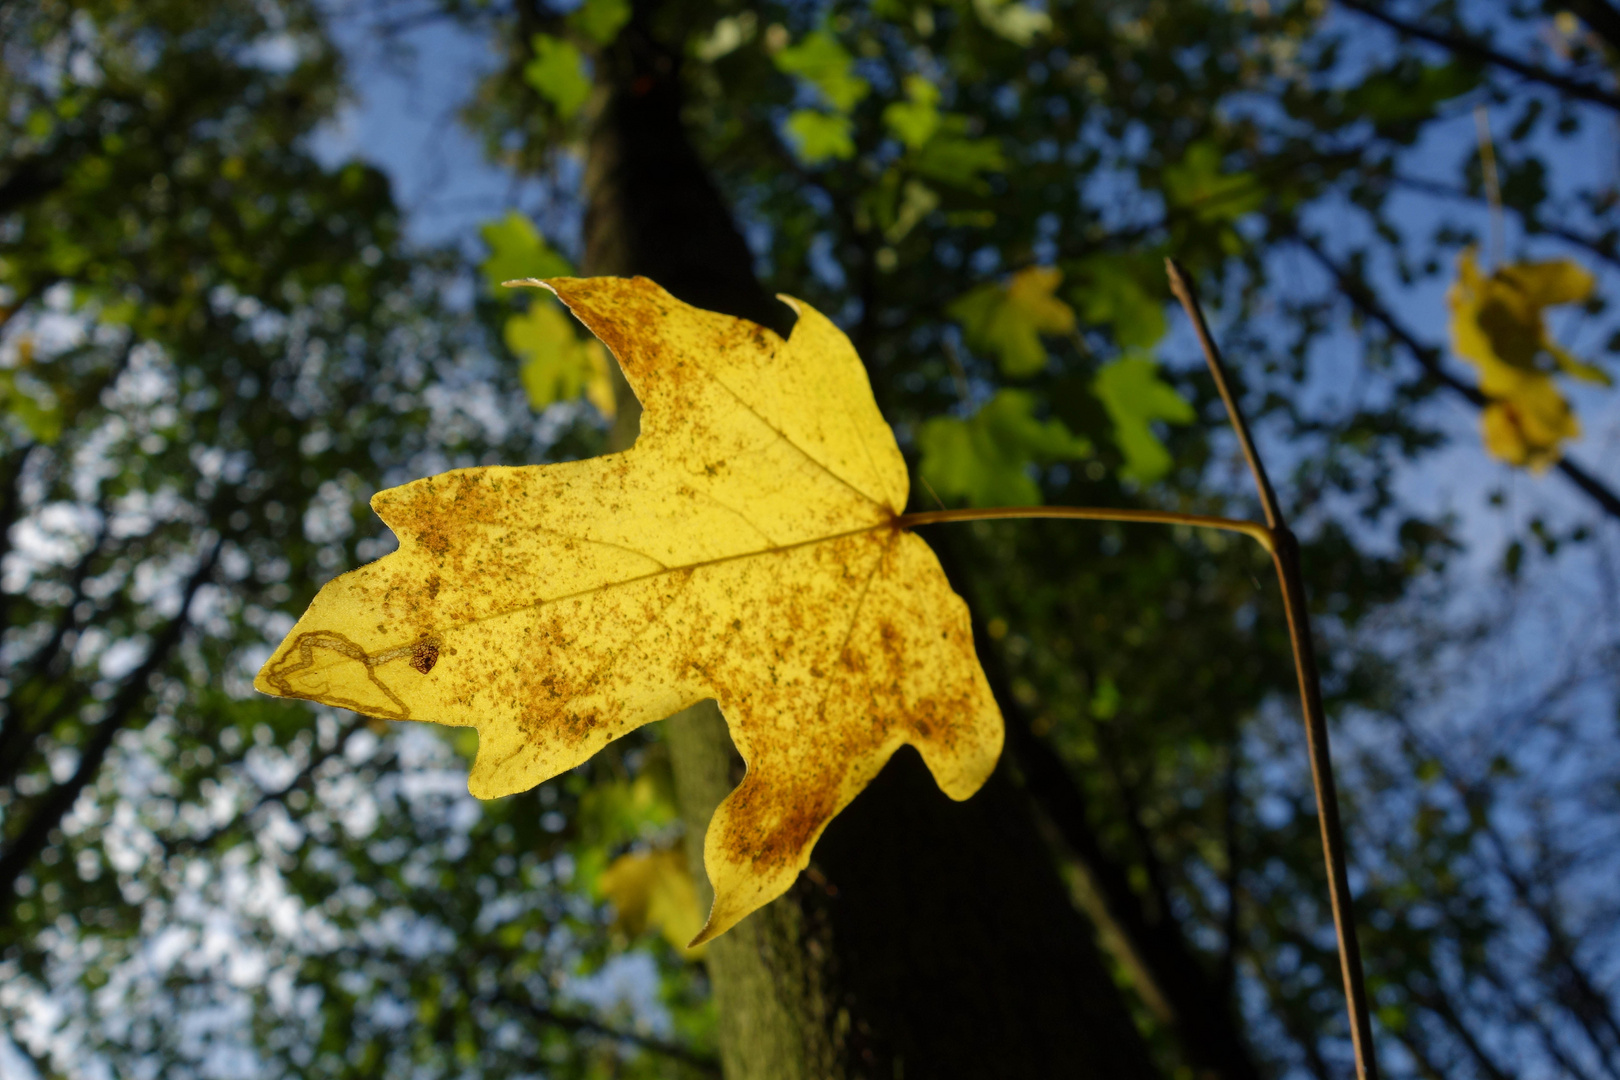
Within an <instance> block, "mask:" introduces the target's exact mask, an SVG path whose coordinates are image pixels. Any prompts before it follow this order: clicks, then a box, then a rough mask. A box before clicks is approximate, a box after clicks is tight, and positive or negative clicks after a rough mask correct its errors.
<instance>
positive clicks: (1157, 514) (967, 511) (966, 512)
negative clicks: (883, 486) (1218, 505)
mask: <svg viewBox="0 0 1620 1080" xmlns="http://www.w3.org/2000/svg"><path fill="white" fill-rule="evenodd" d="M1015 518H1067V519H1070V520H1080V521H1116V522H1123V523H1126V524H1149V525H1188V526H1191V527H1193V528H1198V529H1220V530H1222V531H1223V532H1236V533H1242V534H1243V535H1245V536H1248V537H1251V538H1253V539H1254V540H1256V541H1258V542H1259V544H1260V546H1261V547H1263V548H1265V549H1266V550H1267V551H1270V550H1271V542H1272V541H1271V530H1270V529H1267V528H1266V527H1265V526H1264V525H1261V524H1259V523H1257V522H1253V521H1243V520H1240V519H1238V518H1224V517H1210V516H1208V515H1205V514H1182V513H1177V512H1176V511H1174V510H1123V509H1109V508H1105V507H1096V506H994V507H982V508H981V507H966V508H963V509H961V510H924V511H921V512H919V513H915V514H901V515H900V516H899V517H897V518H895V519H894V524H895V526H896V527H898V528H902V529H910V528H914V527H916V526H918V525H936V524H939V523H940V522H945V521H1007V520H1012V519H1015Z"/></svg>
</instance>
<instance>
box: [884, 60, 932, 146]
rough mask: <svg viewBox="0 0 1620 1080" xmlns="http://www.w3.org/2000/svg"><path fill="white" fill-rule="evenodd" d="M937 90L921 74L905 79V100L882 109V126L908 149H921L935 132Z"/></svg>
mask: <svg viewBox="0 0 1620 1080" xmlns="http://www.w3.org/2000/svg"><path fill="white" fill-rule="evenodd" d="M938 106H939V87H937V86H935V85H934V84H933V83H931V82H929V81H928V80H927V79H925V78H924V77H923V76H921V75H908V76H906V100H904V101H896V102H892V103H890V104H889V105H886V106H884V109H883V123H884V124H885V125H886V126H887V127H888V129H889V130H890V131H892V132H894V135H895V138H897V139H899V140H900V141H901V142H902V143H904V144H905V145H906V146H907V148H909V149H912V150H919V149H921V148H922V147H923V146H924V145H925V144H926V143H927V142H928V140H929V139H931V138H933V136H934V132H936V131H938V130H939V121H940V116H939V107H938Z"/></svg>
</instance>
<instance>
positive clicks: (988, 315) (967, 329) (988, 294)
mask: <svg viewBox="0 0 1620 1080" xmlns="http://www.w3.org/2000/svg"><path fill="white" fill-rule="evenodd" d="M1062 283H1063V271H1061V270H1059V269H1058V268H1057V267H1055V266H1034V267H1030V268H1028V269H1025V270H1020V271H1019V272H1018V273H1016V274H1014V275H1013V276H1012V277H1011V278H1009V279H1008V280H1007V281H1006V282H1005V283H1002V282H987V283H985V284H983V285H980V286H978V287H976V288H974V289H972V290H971V291H969V292H968V293H967V294H966V295H964V296H961V297H959V298H958V299H957V300H956V301H955V302H953V303H952V304H951V306H950V307H949V308H948V309H947V310H948V312H949V314H950V316H951V318H953V319H955V320H956V321H957V322H959V323H961V324H962V333H963V336H964V337H966V339H967V343H968V345H969V346H971V347H972V348H975V349H980V350H983V351H985V352H990V353H994V354H995V355H996V356H997V358H998V359H999V361H1000V363H1001V370H1002V371H1003V372H1005V373H1006V374H1008V375H1011V376H1013V377H1015V378H1019V377H1024V376H1029V375H1033V374H1035V373H1036V372H1037V371H1039V370H1041V368H1043V367H1045V366H1046V346H1044V345H1042V344H1041V335H1042V334H1067V333H1069V332H1070V331H1072V330H1073V329H1074V309H1073V308H1071V307H1070V306H1069V305H1068V304H1066V303H1064V302H1063V301H1062V300H1060V299H1058V298H1057V296H1056V295H1054V294H1055V293H1056V291H1057V287H1058V286H1059V285H1061V284H1062Z"/></svg>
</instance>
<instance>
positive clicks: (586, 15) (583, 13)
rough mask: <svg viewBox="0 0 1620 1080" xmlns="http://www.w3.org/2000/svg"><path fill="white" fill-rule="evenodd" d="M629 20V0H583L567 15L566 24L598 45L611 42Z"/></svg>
mask: <svg viewBox="0 0 1620 1080" xmlns="http://www.w3.org/2000/svg"><path fill="white" fill-rule="evenodd" d="M629 21H630V0H585V3H583V4H581V5H580V6H579V8H578V9H577V10H575V12H574V13H573V14H572V15H570V16H568V25H569V26H571V27H573V28H574V29H575V30H578V31H579V32H580V33H581V34H584V35H585V36H586V37H588V38H590V39H591V40H592V41H594V42H596V43H597V44H598V45H608V44H611V43H612V41H613V39H614V38H616V37H618V36H619V31H620V30H621V29H622V28H623V27H624V24H625V23H627V22H629Z"/></svg>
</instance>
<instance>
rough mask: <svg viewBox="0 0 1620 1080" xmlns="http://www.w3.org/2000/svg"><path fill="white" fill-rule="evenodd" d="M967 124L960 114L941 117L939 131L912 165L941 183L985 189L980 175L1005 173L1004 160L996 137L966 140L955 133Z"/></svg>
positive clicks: (924, 174) (919, 171)
mask: <svg viewBox="0 0 1620 1080" xmlns="http://www.w3.org/2000/svg"><path fill="white" fill-rule="evenodd" d="M966 123H967V122H966V120H965V119H964V118H962V117H960V116H945V117H942V118H941V122H940V130H939V131H937V132H935V133H934V137H933V138H931V139H929V140H928V142H927V143H926V144H925V145H924V146H923V148H922V149H921V150H920V151H918V152H917V154H916V156H915V157H914V158H913V159H912V162H911V167H912V168H913V169H915V170H916V171H917V172H918V173H920V174H921V175H923V176H926V177H928V178H929V179H930V180H936V181H938V182H939V183H941V184H948V185H949V186H951V187H955V188H962V189H964V190H967V191H983V190H985V189H986V185H985V182H984V180H983V178H982V177H981V175H980V174H981V173H997V172H1005V171H1006V169H1007V159H1006V158H1005V157H1004V156H1003V155H1002V153H1001V144H1000V143H999V142H997V141H996V140H995V139H969V138H964V137H962V136H961V135H960V134H958V133H959V132H960V131H961V130H962V129H963V128H965V127H966Z"/></svg>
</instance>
